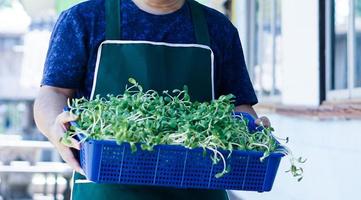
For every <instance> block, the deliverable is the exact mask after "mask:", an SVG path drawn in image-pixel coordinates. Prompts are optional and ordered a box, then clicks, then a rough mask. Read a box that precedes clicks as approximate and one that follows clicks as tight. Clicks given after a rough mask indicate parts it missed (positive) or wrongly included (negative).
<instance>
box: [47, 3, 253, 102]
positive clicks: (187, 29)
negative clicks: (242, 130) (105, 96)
mask: <svg viewBox="0 0 361 200" xmlns="http://www.w3.org/2000/svg"><path fill="white" fill-rule="evenodd" d="M104 1H105V0H89V1H86V2H83V3H80V4H78V5H76V6H74V7H72V8H70V9H68V10H66V11H64V12H62V13H61V15H60V17H59V19H58V21H57V23H56V25H55V27H54V30H53V33H52V36H51V39H50V45H49V50H48V55H47V59H46V62H45V67H44V74H43V80H42V85H48V86H53V87H60V88H72V89H75V90H76V97H82V96H84V97H86V98H89V96H90V93H91V89H92V85H93V79H94V69H95V62H96V58H97V50H98V47H99V45H100V43H101V42H102V41H104V40H105V2H104ZM203 9H204V11H205V16H206V20H207V24H208V28H209V34H210V42H211V44H210V45H211V48H212V50H213V52H214V55H215V66H214V67H215V69H214V70H215V72H214V74H215V77H214V81H215V82H214V84H215V93H216V97H218V96H220V95H224V94H230V93H232V94H234V95H235V96H236V102H235V104H236V105H242V104H251V105H253V104H256V103H257V97H256V95H255V92H254V89H253V86H252V84H251V81H250V78H249V75H248V72H247V68H246V64H245V61H244V55H243V51H242V46H241V42H240V38H239V36H238V31H237V29H236V28H235V27H234V26H233V25H232V23H231V22H230V21H229V20H228V19H227V18H226V17H225V16H224V15H223V14H221V13H219V12H218V11H216V10H213V9H211V8H208V7H206V6H204V8H203ZM121 14H122V21H121V26H122V36H121V38H122V39H123V40H147V41H154V42H167V43H196V41H195V33H194V29H193V23H192V19H191V13H190V7H189V4H188V3H186V4H184V5H183V6H182V8H180V9H179V10H177V11H175V12H173V13H170V14H165V15H153V14H150V13H147V12H145V11H143V10H141V9H139V8H138V7H137V5H135V4H134V2H133V1H132V0H122V4H121Z"/></svg>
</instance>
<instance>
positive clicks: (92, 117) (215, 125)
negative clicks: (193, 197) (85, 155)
mask: <svg viewBox="0 0 361 200" xmlns="http://www.w3.org/2000/svg"><path fill="white" fill-rule="evenodd" d="M129 83H130V84H131V86H130V87H127V88H126V90H125V92H124V94H122V95H118V96H113V95H108V96H107V98H100V97H99V96H97V97H96V98H95V99H94V100H91V101H89V100H86V99H85V98H82V99H74V100H73V101H72V104H71V105H70V103H69V108H70V112H72V113H73V114H75V115H78V116H80V117H79V120H78V121H77V124H78V126H77V127H72V128H71V129H70V130H69V131H68V132H67V134H66V135H65V137H66V138H68V139H64V140H63V141H64V142H69V137H72V136H74V135H75V134H78V133H82V134H84V135H85V136H86V138H85V139H88V138H90V139H95V140H116V141H117V142H118V143H119V144H121V143H123V142H128V143H130V145H131V148H132V151H133V152H134V151H136V150H137V149H136V146H135V144H137V143H139V144H141V148H142V149H143V150H149V151H152V149H153V147H154V146H155V145H158V144H167V145H182V146H184V147H186V148H189V149H193V148H197V147H200V148H203V149H204V150H207V149H208V150H210V151H212V152H213V153H212V154H213V155H212V160H213V163H214V164H216V163H218V162H219V161H222V162H223V165H224V169H223V171H222V172H220V173H218V174H217V175H216V177H221V176H223V175H224V174H225V173H227V172H228V171H229V170H230V166H228V167H227V166H226V159H227V158H225V157H224V156H223V155H222V154H221V153H220V152H219V149H223V150H229V151H230V152H232V151H233V150H252V151H261V152H263V155H264V156H263V157H262V158H261V160H263V159H265V158H266V157H267V156H269V155H270V153H272V152H274V151H275V150H276V149H277V147H278V146H279V145H278V143H277V141H276V140H275V139H274V137H273V136H272V134H271V130H273V129H272V128H264V129H263V130H262V131H258V132H256V133H251V132H250V131H249V130H248V127H247V123H248V121H247V120H246V119H244V118H243V117H242V116H238V117H236V118H235V117H233V116H232V113H233V111H234V109H235V107H234V105H233V103H232V102H233V98H234V96H233V95H226V96H221V97H219V98H218V99H217V100H214V101H211V102H204V103H200V102H191V100H190V96H189V94H188V89H187V87H184V88H183V90H178V89H175V90H173V91H172V92H169V91H163V93H162V94H159V93H158V92H156V91H154V90H148V91H143V88H142V87H141V85H139V84H138V83H137V81H136V80H134V79H132V78H130V79H129Z"/></svg>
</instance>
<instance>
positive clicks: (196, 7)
mask: <svg viewBox="0 0 361 200" xmlns="http://www.w3.org/2000/svg"><path fill="white" fill-rule="evenodd" d="M189 3H190V7H191V13H192V20H193V26H194V32H195V35H196V41H197V43H198V44H203V45H207V46H210V44H211V42H210V39H209V32H208V24H207V20H206V17H205V15H204V11H203V6H202V5H201V4H200V3H198V2H197V1H195V0H189Z"/></svg>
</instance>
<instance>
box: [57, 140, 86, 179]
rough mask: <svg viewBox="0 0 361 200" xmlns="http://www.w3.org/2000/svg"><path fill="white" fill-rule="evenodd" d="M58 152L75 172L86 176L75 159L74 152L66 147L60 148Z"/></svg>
mask: <svg viewBox="0 0 361 200" xmlns="http://www.w3.org/2000/svg"><path fill="white" fill-rule="evenodd" d="M58 151H59V154H60V156H61V157H62V158H63V160H64V161H65V162H66V163H67V164H68V165H69V166H70V167H71V168H73V169H74V170H75V171H77V172H79V173H80V174H83V175H85V173H84V171H83V169H82V168H81V167H80V164H79V162H78V161H77V159H76V158H75V157H74V154H73V152H72V151H71V150H70V149H69V148H68V147H66V146H64V145H62V146H58Z"/></svg>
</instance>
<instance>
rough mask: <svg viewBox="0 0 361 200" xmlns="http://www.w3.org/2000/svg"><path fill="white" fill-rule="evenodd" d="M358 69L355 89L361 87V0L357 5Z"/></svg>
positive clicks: (358, 0) (357, 1)
mask: <svg viewBox="0 0 361 200" xmlns="http://www.w3.org/2000/svg"><path fill="white" fill-rule="evenodd" d="M355 31H356V69H355V87H361V0H356V3H355Z"/></svg>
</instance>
